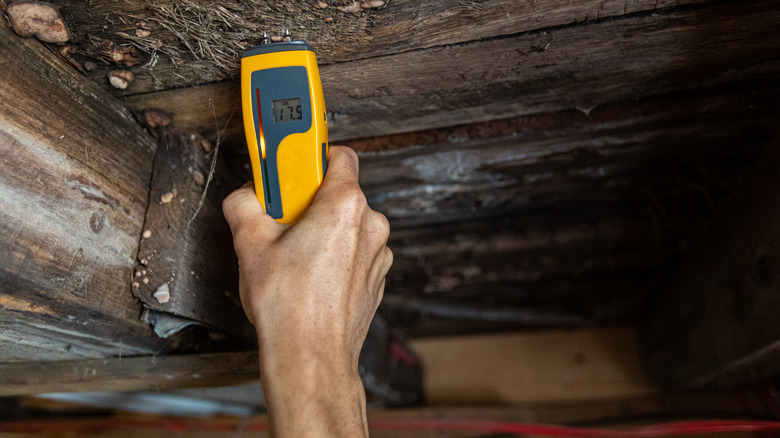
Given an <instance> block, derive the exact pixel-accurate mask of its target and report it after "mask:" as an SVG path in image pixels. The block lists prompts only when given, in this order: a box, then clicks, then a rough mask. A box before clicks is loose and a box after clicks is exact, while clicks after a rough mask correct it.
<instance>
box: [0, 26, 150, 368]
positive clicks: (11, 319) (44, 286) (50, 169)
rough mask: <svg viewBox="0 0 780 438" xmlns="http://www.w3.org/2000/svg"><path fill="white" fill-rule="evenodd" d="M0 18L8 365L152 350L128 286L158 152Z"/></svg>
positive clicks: (2, 295) (1, 325)
mask: <svg viewBox="0 0 780 438" xmlns="http://www.w3.org/2000/svg"><path fill="white" fill-rule="evenodd" d="M0 21H2V23H0V36H1V39H2V40H3V44H2V45H0V70H2V71H3V80H2V81H0V96H1V97H0V157H1V158H0V240H2V242H3V245H0V267H1V268H2V270H0V362H9V361H34V360H41V359H47V360H53V359H73V358H80V357H110V356H116V355H117V354H122V353H121V352H123V353H124V354H125V355H127V356H129V355H138V354H149V353H151V352H154V351H156V350H157V349H158V348H160V346H161V343H160V341H159V340H157V339H156V337H155V336H154V335H153V333H152V332H151V330H149V328H148V327H147V326H146V325H145V324H143V323H141V322H140V321H139V320H138V316H139V312H140V306H139V305H138V303H137V302H136V301H135V299H134V298H133V296H132V293H131V292H130V288H129V279H130V278H131V275H132V268H133V265H134V262H135V257H136V251H137V249H138V241H139V238H140V232H141V226H142V224H143V218H144V213H145V211H146V203H147V196H148V188H149V177H150V175H151V164H152V158H153V156H154V152H155V145H154V143H153V142H152V141H151V139H150V138H149V136H148V135H147V134H146V133H144V132H143V130H142V129H141V128H140V127H139V126H138V125H137V124H136V123H134V122H133V120H132V116H131V115H130V113H129V112H128V111H127V110H125V109H124V107H122V105H121V104H119V102H118V101H116V100H115V99H114V98H113V97H111V96H110V95H108V94H107V93H106V92H105V91H103V90H102V89H100V88H99V87H97V86H96V85H95V84H94V83H92V82H91V81H89V80H87V79H86V78H84V77H81V76H79V75H78V74H77V73H76V72H74V71H73V69H72V67H71V66H69V65H67V64H66V63H64V62H63V61H62V60H60V59H59V58H58V57H57V56H55V55H53V54H52V53H51V52H50V51H49V50H48V49H47V48H46V47H44V46H43V45H42V44H40V43H39V42H38V41H35V40H29V39H21V38H19V37H18V36H16V35H15V34H14V33H13V32H12V31H11V30H10V29H9V27H8V26H7V24H6V22H5V20H0ZM120 351H121V352H120Z"/></svg>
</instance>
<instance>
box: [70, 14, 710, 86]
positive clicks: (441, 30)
mask: <svg viewBox="0 0 780 438" xmlns="http://www.w3.org/2000/svg"><path fill="white" fill-rule="evenodd" d="M705 2H707V0H639V1H633V2H630V3H626V2H624V1H619V0H607V1H603V0H599V1H596V0H587V1H580V2H576V3H572V2H569V1H566V0H554V1H546V2H542V3H527V2H525V3H524V2H516V1H511V0H509V1H508V0H488V1H481V2H478V3H477V2H463V1H458V0H445V1H430V2H419V1H412V0H393V1H389V2H388V1H385V2H379V3H380V4H381V3H385V5H382V6H381V7H379V8H368V7H364V8H358V9H357V10H355V11H351V12H347V11H344V10H342V8H343V7H344V6H346V5H350V4H351V3H353V2H352V0H334V1H330V2H327V3H328V4H329V7H327V8H320V7H317V3H316V2H304V3H301V2H294V1H279V2H273V3H270V4H263V3H258V4H246V3H235V2H231V3H228V4H226V5H224V6H220V7H217V6H212V5H209V4H198V3H194V2H186V1H181V0H177V1H173V2H169V3H168V4H167V5H166V4H159V3H151V4H149V3H145V2H140V1H125V2H121V3H116V2H112V1H106V0H101V1H94V2H92V3H90V4H84V3H78V2H73V3H71V4H66V5H64V7H63V8H62V14H63V15H64V17H65V20H66V21H67V22H68V24H69V26H70V28H71V31H72V33H73V35H74V38H73V40H72V41H71V42H72V43H74V49H75V50H76V51H78V52H80V53H82V54H86V55H89V56H90V57H95V58H98V59H100V60H103V61H105V62H110V61H114V60H112V58H111V55H112V54H113V55H116V53H120V54H121V53H123V52H126V51H127V50H128V49H130V48H132V49H141V50H135V52H134V56H131V57H130V62H131V63H133V64H136V65H134V66H132V68H131V71H133V73H135V77H136V80H135V82H134V83H133V84H132V85H131V86H130V87H128V88H127V89H125V90H117V89H114V88H111V87H109V85H108V82H107V81H106V78H105V68H98V69H96V70H94V71H93V72H92V73H90V76H91V77H92V78H94V79H95V80H96V81H97V82H98V83H100V84H102V85H104V86H105V87H106V88H107V89H108V90H109V91H111V92H113V93H114V94H115V95H131V94H142V93H147V92H152V91H162V90H165V89H172V88H182V87H187V86H192V85H202V84H206V83H209V82H217V81H223V80H228V79H235V78H236V76H237V74H238V69H237V65H238V57H239V56H240V53H241V52H242V51H243V50H246V49H247V48H249V47H251V46H253V45H256V44H259V43H260V40H261V37H262V33H263V32H264V31H265V32H268V34H269V35H271V36H279V35H281V33H282V31H283V30H284V29H285V28H289V29H290V30H291V31H292V33H293V37H294V38H296V39H303V40H306V41H307V42H309V43H310V44H312V45H313V46H314V47H315V48H316V49H317V55H318V59H319V62H320V63H321V64H332V63H339V62H346V61H355V60H359V59H367V58H376V57H379V56H386V55H393V54H397V53H401V52H408V51H412V50H418V49H425V48H430V47H437V46H439V47H441V46H446V45H452V44H460V43H465V42H469V41H477V40H482V39H491V38H496V37H503V36H507V35H518V34H522V33H527V32H537V31H541V30H543V29H547V28H553V27H558V26H566V25H571V24H576V23H581V22H585V21H592V20H601V19H613V18H619V17H622V16H625V15H629V14H634V13H643V14H647V13H650V12H653V11H657V10H662V9H664V8H669V7H674V6H679V5H685V4H691V3H705ZM541 47H543V46H541ZM152 54H154V55H152ZM120 56H121V55H120ZM127 63H128V60H121V61H120V62H119V64H127Z"/></svg>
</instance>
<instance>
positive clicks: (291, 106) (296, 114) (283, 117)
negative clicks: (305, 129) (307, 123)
mask: <svg viewBox="0 0 780 438" xmlns="http://www.w3.org/2000/svg"><path fill="white" fill-rule="evenodd" d="M273 105H274V122H276V123H279V122H291V121H293V120H301V119H302V118H303V114H302V113H301V99H300V98H296V99H281V100H274V101H273Z"/></svg>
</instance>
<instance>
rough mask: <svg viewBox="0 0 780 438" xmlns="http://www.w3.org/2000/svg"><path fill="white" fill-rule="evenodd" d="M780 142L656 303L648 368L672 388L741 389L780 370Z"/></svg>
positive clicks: (650, 327) (647, 339) (648, 333)
mask: <svg viewBox="0 0 780 438" xmlns="http://www.w3.org/2000/svg"><path fill="white" fill-rule="evenodd" d="M778 186H780V138H777V139H775V142H774V144H773V146H772V147H771V148H770V149H769V150H768V151H767V154H766V156H765V157H764V158H763V159H761V160H760V161H759V162H758V163H757V166H756V168H755V169H753V173H752V174H751V176H750V180H749V185H748V187H749V188H750V191H749V192H748V193H747V196H745V197H744V198H741V199H737V200H735V203H734V204H733V205H732V206H731V208H730V209H728V210H727V211H725V212H724V214H723V215H722V216H721V217H720V220H719V223H720V227H719V228H718V229H717V230H715V233H714V234H713V235H712V236H709V238H707V239H705V240H703V241H702V242H700V246H699V247H698V248H697V249H696V251H694V252H692V253H691V254H690V255H689V256H688V257H687V258H686V260H685V261H684V263H683V264H682V265H681V267H680V270H679V273H678V275H677V277H676V278H675V280H674V282H673V283H672V284H671V285H670V287H669V288H668V290H667V291H666V293H665V294H663V295H662V296H661V297H660V298H659V300H658V302H657V303H656V306H655V309H654V311H653V313H652V318H651V320H650V321H649V323H648V324H647V325H646V327H645V331H644V337H645V344H646V350H647V355H648V362H647V364H648V368H649V369H650V370H651V372H652V373H653V374H654V376H655V377H656V378H658V379H659V381H660V382H661V383H662V384H664V385H666V386H669V387H673V388H680V387H698V386H702V385H735V384H743V383H749V382H755V381H757V380H759V379H762V378H767V377H769V376H771V375H773V374H774V373H777V372H778V371H780V366H779V363H778V361H777V358H778V357H780V353H778V345H780V325H778V323H777V315H778V314H779V313H780V298H779V296H778V290H779V289H780V257H779V255H780V226H778V223H780V222H778V218H780V196H779V195H778V192H777V187H778Z"/></svg>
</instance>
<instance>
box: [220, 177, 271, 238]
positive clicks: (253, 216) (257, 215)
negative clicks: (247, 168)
mask: <svg viewBox="0 0 780 438" xmlns="http://www.w3.org/2000/svg"><path fill="white" fill-rule="evenodd" d="M222 213H223V214H224V215H225V219H226V220H227V223H228V225H229V226H230V230H231V231H232V232H233V237H234V238H235V236H236V232H237V231H239V230H240V229H241V228H243V227H244V226H247V225H253V226H252V228H253V229H257V230H258V231H261V232H262V234H265V235H266V236H268V237H270V238H274V237H276V236H277V235H278V234H279V233H281V231H282V229H283V228H284V226H283V225H282V224H280V223H278V222H276V221H275V220H273V218H272V217H271V216H269V215H268V214H266V212H265V210H263V207H262V206H261V205H260V201H258V199H257V195H256V194H255V190H254V186H253V185H252V183H251V182H249V183H246V184H244V185H243V186H241V188H240V189H238V190H236V191H234V192H233V193H231V194H229V195H228V196H227V197H226V198H225V200H224V201H222Z"/></svg>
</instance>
